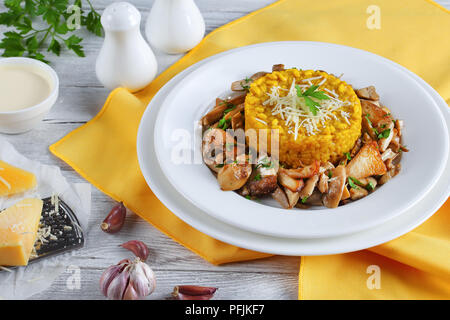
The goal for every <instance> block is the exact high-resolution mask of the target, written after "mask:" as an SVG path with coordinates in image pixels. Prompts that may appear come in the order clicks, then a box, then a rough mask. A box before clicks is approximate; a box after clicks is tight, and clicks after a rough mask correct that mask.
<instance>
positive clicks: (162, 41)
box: [145, 0, 205, 54]
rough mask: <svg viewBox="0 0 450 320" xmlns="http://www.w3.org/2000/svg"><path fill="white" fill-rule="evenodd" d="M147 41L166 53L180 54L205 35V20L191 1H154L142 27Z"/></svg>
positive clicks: (192, 0) (193, 45)
mask: <svg viewBox="0 0 450 320" xmlns="http://www.w3.org/2000/svg"><path fill="white" fill-rule="evenodd" d="M145 34H146V36H147V40H148V41H149V42H150V44H151V45H152V46H153V47H155V48H157V49H159V50H162V51H164V52H166V53H171V54H175V53H183V52H187V51H189V50H191V49H192V48H193V47H195V46H196V45H197V44H198V43H199V42H200V41H201V40H202V39H203V36H204V35H205V20H203V16H202V14H201V12H200V10H199V9H198V7H197V5H196V4H195V2H194V0H155V2H154V4H153V7H152V9H151V11H150V15H149V16H148V19H147V23H146V26H145Z"/></svg>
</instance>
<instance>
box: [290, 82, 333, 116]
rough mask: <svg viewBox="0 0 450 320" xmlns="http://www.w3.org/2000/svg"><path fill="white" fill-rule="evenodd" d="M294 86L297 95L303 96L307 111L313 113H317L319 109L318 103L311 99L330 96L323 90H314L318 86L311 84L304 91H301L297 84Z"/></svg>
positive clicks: (321, 98)
mask: <svg viewBox="0 0 450 320" xmlns="http://www.w3.org/2000/svg"><path fill="white" fill-rule="evenodd" d="M295 88H296V89H297V96H298V97H300V98H303V99H304V100H305V104H306V106H307V107H308V108H309V111H311V113H312V114H313V115H315V116H316V115H317V111H319V107H320V103H318V102H317V101H315V100H313V99H311V98H316V99H318V100H329V99H330V97H328V96H327V95H326V94H325V92H323V91H316V90H317V88H319V86H316V85H312V86H311V87H309V88H308V89H306V91H305V92H303V91H302V89H301V88H300V86H299V85H297V84H296V85H295Z"/></svg>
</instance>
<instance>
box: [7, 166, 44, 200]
mask: <svg viewBox="0 0 450 320" xmlns="http://www.w3.org/2000/svg"><path fill="white" fill-rule="evenodd" d="M36 184H37V182H36V176H35V175H34V174H32V173H31V172H28V171H25V170H22V169H19V168H16V167H14V166H12V165H10V164H8V163H6V162H4V161H2V160H0V197H2V196H10V195H13V194H17V193H21V192H24V191H27V190H30V189H33V188H34V187H35V186H36Z"/></svg>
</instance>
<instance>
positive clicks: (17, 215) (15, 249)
mask: <svg viewBox="0 0 450 320" xmlns="http://www.w3.org/2000/svg"><path fill="white" fill-rule="evenodd" d="M42 206H43V201H42V200H41V199H24V200H22V201H20V202H18V203H16V204H15V205H14V206H12V207H10V208H8V209H6V210H4V211H2V212H0V266H26V265H27V264H28V260H29V259H30V255H31V252H32V250H33V246H34V243H35V242H36V236H37V231H38V228H39V221H40V219H41V213H42Z"/></svg>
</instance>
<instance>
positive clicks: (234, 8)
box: [0, 0, 450, 300]
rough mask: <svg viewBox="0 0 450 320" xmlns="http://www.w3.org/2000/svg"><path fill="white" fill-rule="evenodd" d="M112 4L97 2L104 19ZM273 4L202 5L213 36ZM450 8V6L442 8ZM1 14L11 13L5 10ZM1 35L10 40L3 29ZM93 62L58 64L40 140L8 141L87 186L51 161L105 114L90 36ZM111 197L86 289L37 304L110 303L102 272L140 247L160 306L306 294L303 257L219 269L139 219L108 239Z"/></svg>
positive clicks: (216, 0)
mask: <svg viewBox="0 0 450 320" xmlns="http://www.w3.org/2000/svg"><path fill="white" fill-rule="evenodd" d="M111 2H112V1H109V0H94V1H93V3H94V6H95V8H96V10H97V11H98V12H100V13H101V12H102V11H103V9H104V8H105V7H106V6H107V5H108V4H109V3H111ZM129 2H131V3H133V4H134V5H135V6H136V7H137V8H138V9H139V10H140V11H141V13H142V16H143V20H144V21H145V19H146V17H147V15H148V12H149V10H150V8H151V5H152V3H153V0H129ZM272 2H274V1H273V0H227V1H223V0H196V3H197V5H198V6H199V8H200V10H201V12H202V14H203V16H204V18H205V22H206V27H207V32H210V31H212V30H214V29H216V28H217V27H219V26H221V25H223V24H225V23H227V22H230V21H232V20H235V19H237V18H239V17H242V16H244V15H246V14H247V13H249V12H252V11H254V10H256V9H259V8H261V7H264V6H266V5H268V4H270V3H272ZM437 2H439V3H441V4H442V5H443V6H445V7H446V8H450V0H439V1H437ZM0 10H1V11H3V10H4V6H3V4H0ZM1 28H2V27H0V31H1V32H2V33H3V31H4V30H3V29H1ZM83 36H84V41H83V45H84V47H85V52H86V58H77V57H75V56H74V55H73V54H72V53H67V52H63V53H62V55H61V56H60V57H51V58H50V60H51V63H52V66H53V67H54V68H55V69H56V71H57V73H58V74H59V77H60V81H61V87H60V96H59V99H58V101H57V103H56V105H55V106H54V108H53V109H52V111H51V113H50V114H49V115H48V116H47V118H46V119H45V120H44V122H43V124H42V125H41V126H40V127H39V128H38V129H36V130H33V131H32V132H29V133H26V134H23V135H15V136H6V138H7V139H8V140H9V141H10V142H11V143H13V144H14V146H15V147H16V148H17V149H18V150H19V151H20V152H21V153H23V154H24V155H25V156H27V157H29V158H31V159H35V160H38V161H41V162H43V163H46V164H51V165H57V166H60V167H61V169H62V171H63V174H64V175H65V176H66V177H67V178H68V179H69V180H70V181H71V182H84V180H83V179H82V178H81V177H80V176H79V175H78V174H77V173H75V172H74V171H73V170H72V169H71V168H70V167H69V166H68V165H67V164H65V163H64V162H62V161H60V160H59V159H57V158H56V157H54V156H53V155H51V154H50V152H49V151H48V146H49V145H50V144H52V143H54V142H55V141H57V140H59V139H60V138H62V137H63V136H65V135H66V134H67V133H69V132H70V131H72V130H74V129H75V128H77V127H79V126H80V125H82V124H83V123H85V122H87V121H88V120H90V119H91V118H92V117H93V116H94V115H95V114H96V113H97V112H98V111H99V110H100V108H101V107H102V105H103V103H104V101H105V99H106V97H107V95H108V93H109V91H108V90H106V89H104V88H103V87H102V86H101V85H100V83H99V82H98V81H97V79H96V76H95V72H94V66H95V59H96V56H97V53H98V51H99V49H100V46H101V44H102V39H101V38H98V37H95V36H92V35H90V34H87V33H86V34H83ZM155 53H156V55H157V60H158V64H159V72H162V71H164V70H165V69H166V68H167V67H168V66H170V65H171V64H172V63H174V62H175V61H176V60H178V59H179V58H180V57H181V55H166V54H163V53H160V52H155ZM114 204H115V203H114V201H112V200H111V199H110V198H109V197H107V196H106V195H104V194H103V193H101V192H100V191H98V190H97V189H95V187H92V213H91V217H90V221H89V230H88V234H87V245H86V246H85V248H83V249H82V250H79V251H78V252H76V254H75V255H74V257H73V259H72V262H71V263H72V265H74V266H78V267H79V268H80V269H81V289H69V287H68V286H67V284H66V283H67V279H68V278H69V276H70V275H71V273H70V272H65V273H63V274H62V275H61V276H60V277H59V278H58V279H57V280H56V281H55V282H54V283H53V284H52V286H51V287H50V288H49V289H48V290H46V291H44V292H42V293H40V294H37V295H35V296H33V299H45V300H50V299H77V300H80V299H104V297H103V296H102V294H101V293H100V291H99V288H98V280H99V278H100V275H101V273H102V271H103V270H104V269H105V268H107V267H108V266H110V265H112V264H115V263H117V262H118V261H120V260H121V259H123V258H125V257H127V256H128V253H127V252H125V250H123V249H120V248H119V247H118V245H119V244H121V243H123V242H125V241H128V240H133V239H139V240H142V241H144V242H145V243H147V244H148V245H149V247H150V250H151V254H150V257H149V260H148V263H149V264H150V266H151V267H152V268H153V270H154V271H155V273H156V276H157V282H158V285H157V289H156V292H155V293H154V294H153V295H152V296H151V298H152V299H166V298H168V297H169V296H170V293H171V291H172V289H173V287H174V286H175V285H179V284H198V285H209V286H217V287H219V288H220V290H219V291H218V292H217V294H216V299H296V298H297V287H298V283H297V281H298V268H299V262H300V259H299V258H297V257H282V256H276V257H272V258H267V259H262V260H256V261H250V262H241V263H232V264H228V265H223V266H213V265H211V264H209V263H208V262H206V261H204V260H203V259H201V258H200V257H198V256H197V255H196V254H194V253H192V252H191V251H189V250H188V249H186V248H184V247H183V246H181V245H179V244H177V243H176V242H174V241H173V240H171V239H170V238H168V237H167V236H165V235H164V234H162V233H161V232H159V231H158V230H157V229H155V228H154V227H152V226H150V225H149V224H148V223H146V222H145V221H143V220H142V219H140V218H139V217H137V216H136V215H134V214H129V215H128V217H127V221H126V224H125V226H124V228H123V229H122V230H121V232H120V233H118V234H115V235H108V234H105V233H103V232H102V231H101V230H100V223H101V221H102V220H103V219H104V217H105V216H106V215H107V213H108V212H109V210H110V209H111V207H112V206H113V205H114Z"/></svg>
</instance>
